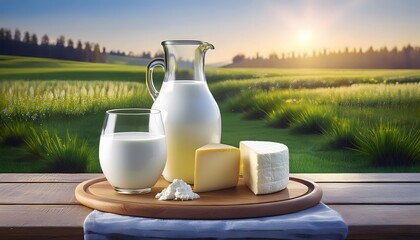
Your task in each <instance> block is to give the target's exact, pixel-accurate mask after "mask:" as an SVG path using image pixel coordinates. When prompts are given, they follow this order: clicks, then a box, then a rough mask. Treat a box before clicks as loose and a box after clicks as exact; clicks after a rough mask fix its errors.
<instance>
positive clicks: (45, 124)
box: [0, 56, 420, 172]
mask: <svg viewBox="0 0 420 240" xmlns="http://www.w3.org/2000/svg"><path fill="white" fill-rule="evenodd" d="M162 76H163V75H162V72H158V73H157V76H156V78H157V79H159V78H162ZM206 76H207V81H208V83H209V87H210V90H211V91H212V93H213V95H214V96H215V98H216V100H217V101H218V104H219V106H220V109H221V112H222V131H223V132H222V142H224V143H226V144H231V145H234V146H238V144H239V141H241V140H268V141H278V142H283V143H285V144H287V145H288V146H289V149H290V164H291V172H419V171H420V159H419V158H420V131H419V128H418V126H419V119H420V70H340V69H334V70H331V69H220V68H218V69H207V70H206ZM144 78H145V68H144V67H136V66H128V65H118V64H95V63H80V62H71V61H60V60H51V59H39V58H26V57H11V56H0V119H1V125H0V133H1V134H0V156H1V160H0V171H1V172H99V171H100V167H99V164H98V144H99V135H100V131H101V126H102V121H103V117H104V112H105V111H106V110H107V109H111V108H122V107H150V106H151V104H152V99H151V98H150V96H149V94H148V92H147V89H146V88H145V85H144ZM157 81H159V80H157Z"/></svg>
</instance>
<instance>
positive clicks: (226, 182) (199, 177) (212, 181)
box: [194, 143, 239, 192]
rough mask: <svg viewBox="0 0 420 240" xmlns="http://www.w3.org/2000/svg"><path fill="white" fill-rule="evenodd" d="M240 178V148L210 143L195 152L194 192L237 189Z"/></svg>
mask: <svg viewBox="0 0 420 240" xmlns="http://www.w3.org/2000/svg"><path fill="white" fill-rule="evenodd" d="M238 178H239V149H238V148H236V147H232V146H229V145H225V144H219V143H210V144H207V145H205V146H203V147H201V148H199V149H197V150H196V151H195V171H194V192H207V191H214V190H220V189H224V188H231V187H235V186H236V184H238Z"/></svg>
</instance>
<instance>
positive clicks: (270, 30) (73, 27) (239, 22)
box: [0, 0, 420, 63]
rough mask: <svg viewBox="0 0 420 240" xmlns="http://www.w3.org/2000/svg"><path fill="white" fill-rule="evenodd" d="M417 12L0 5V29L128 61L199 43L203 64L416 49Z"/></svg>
mask: <svg viewBox="0 0 420 240" xmlns="http://www.w3.org/2000/svg"><path fill="white" fill-rule="evenodd" d="M419 11H420V1H415V0H405V1H393V0H382V1H375V0H352V1H334V0H321V1H317V2H316V3H314V2H313V1H308V0H297V1H273V0H267V1H255V0H231V1H220V0H214V1H207V0H206V1H192V0H179V1H176V2H175V1H165V0H155V1H132V0H127V1H124V2H123V3H121V2H116V1H112V0H102V1H99V0H90V1H82V0H74V1H71V2H56V1H52V0H39V1H26V0H16V1H12V2H10V1H3V0H0V22H1V23H2V26H0V27H4V28H9V29H11V30H12V31H14V29H16V28H18V29H20V31H22V34H23V33H24V32H25V31H28V32H30V33H36V34H37V35H38V38H39V39H40V38H41V37H42V35H44V34H47V35H48V36H49V37H50V42H54V41H55V40H56V39H57V38H58V37H59V36H60V35H64V36H65V37H66V38H71V39H73V41H75V42H76V41H77V40H82V41H83V42H85V41H88V42H92V43H98V44H100V45H101V47H106V49H107V51H118V50H119V51H124V52H125V53H127V54H128V53H129V52H133V53H135V54H141V53H142V52H145V51H146V52H148V51H150V52H151V53H152V54H154V53H155V52H157V51H159V50H162V48H161V46H160V43H161V41H163V40H167V39H198V40H203V41H207V42H210V43H212V44H214V45H215V47H216V50H215V51H212V52H209V54H208V56H207V59H206V61H207V62H209V63H218V62H228V61H231V60H232V58H233V57H234V56H235V55H237V54H244V55H246V56H255V55H256V54H257V53H258V54H259V55H260V56H264V57H267V56H269V55H270V54H271V53H276V54H278V55H281V53H283V52H284V53H287V52H295V53H296V54H301V55H302V54H303V53H308V54H311V53H312V52H313V51H321V50H323V49H327V50H328V51H339V50H344V49H345V48H346V47H348V48H349V49H353V48H356V49H359V48H361V49H363V51H366V50H367V49H368V48H369V47H370V46H372V47H373V48H374V49H378V48H381V47H387V48H389V49H390V48H393V47H398V49H400V48H402V47H403V46H406V45H408V44H411V45H412V46H418V45H420V28H419V27H418V26H417V25H418V23H419V22H420V14H418V12H419Z"/></svg>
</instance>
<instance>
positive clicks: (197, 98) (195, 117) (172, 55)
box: [146, 40, 221, 184]
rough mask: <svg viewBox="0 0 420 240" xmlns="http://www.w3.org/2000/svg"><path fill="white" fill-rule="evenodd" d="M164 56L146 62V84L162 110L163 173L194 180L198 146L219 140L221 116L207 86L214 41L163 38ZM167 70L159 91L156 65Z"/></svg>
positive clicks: (189, 180)
mask: <svg viewBox="0 0 420 240" xmlns="http://www.w3.org/2000/svg"><path fill="white" fill-rule="evenodd" d="M162 46H163V49H164V59H162V58H155V59H153V60H152V61H151V62H150V63H149V65H148V66H147V72H146V84H147V87H148V90H149V93H150V95H151V96H152V98H153V100H154V103H153V106H152V108H155V109H159V110H160V111H161V113H162V119H163V124H164V127H165V133H166V139H167V140H166V141H167V160H166V165H165V169H164V170H163V174H162V175H163V177H164V178H165V179H166V180H167V181H170V182H172V181H173V180H174V179H183V180H184V181H186V182H187V183H190V184H194V164H195V150H196V149H197V148H200V147H202V146H204V145H206V144H208V143H220V137H221V117H220V110H219V107H218V106H217V103H216V101H215V100H214V98H213V96H212V95H211V93H210V90H209V88H208V86H207V82H206V77H205V73H204V57H205V54H206V52H207V50H209V49H214V47H213V45H212V44H209V43H207V42H202V41H193V40H174V41H164V42H162ZM155 67H162V68H164V70H165V76H164V80H163V84H162V87H161V89H160V92H159V91H157V90H156V88H155V86H154V84H153V77H152V75H153V69H154V68H155Z"/></svg>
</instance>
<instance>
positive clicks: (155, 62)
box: [146, 58, 165, 101]
mask: <svg viewBox="0 0 420 240" xmlns="http://www.w3.org/2000/svg"><path fill="white" fill-rule="evenodd" d="M155 67H161V68H163V69H165V61H164V59H163V58H154V59H152V61H151V62H150V63H149V64H148V65H147V70H146V86H147V89H148V90H149V93H150V96H152V98H153V101H155V100H156V98H157V97H158V96H159V91H158V90H156V88H155V84H154V83H153V69H154V68H155Z"/></svg>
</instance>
